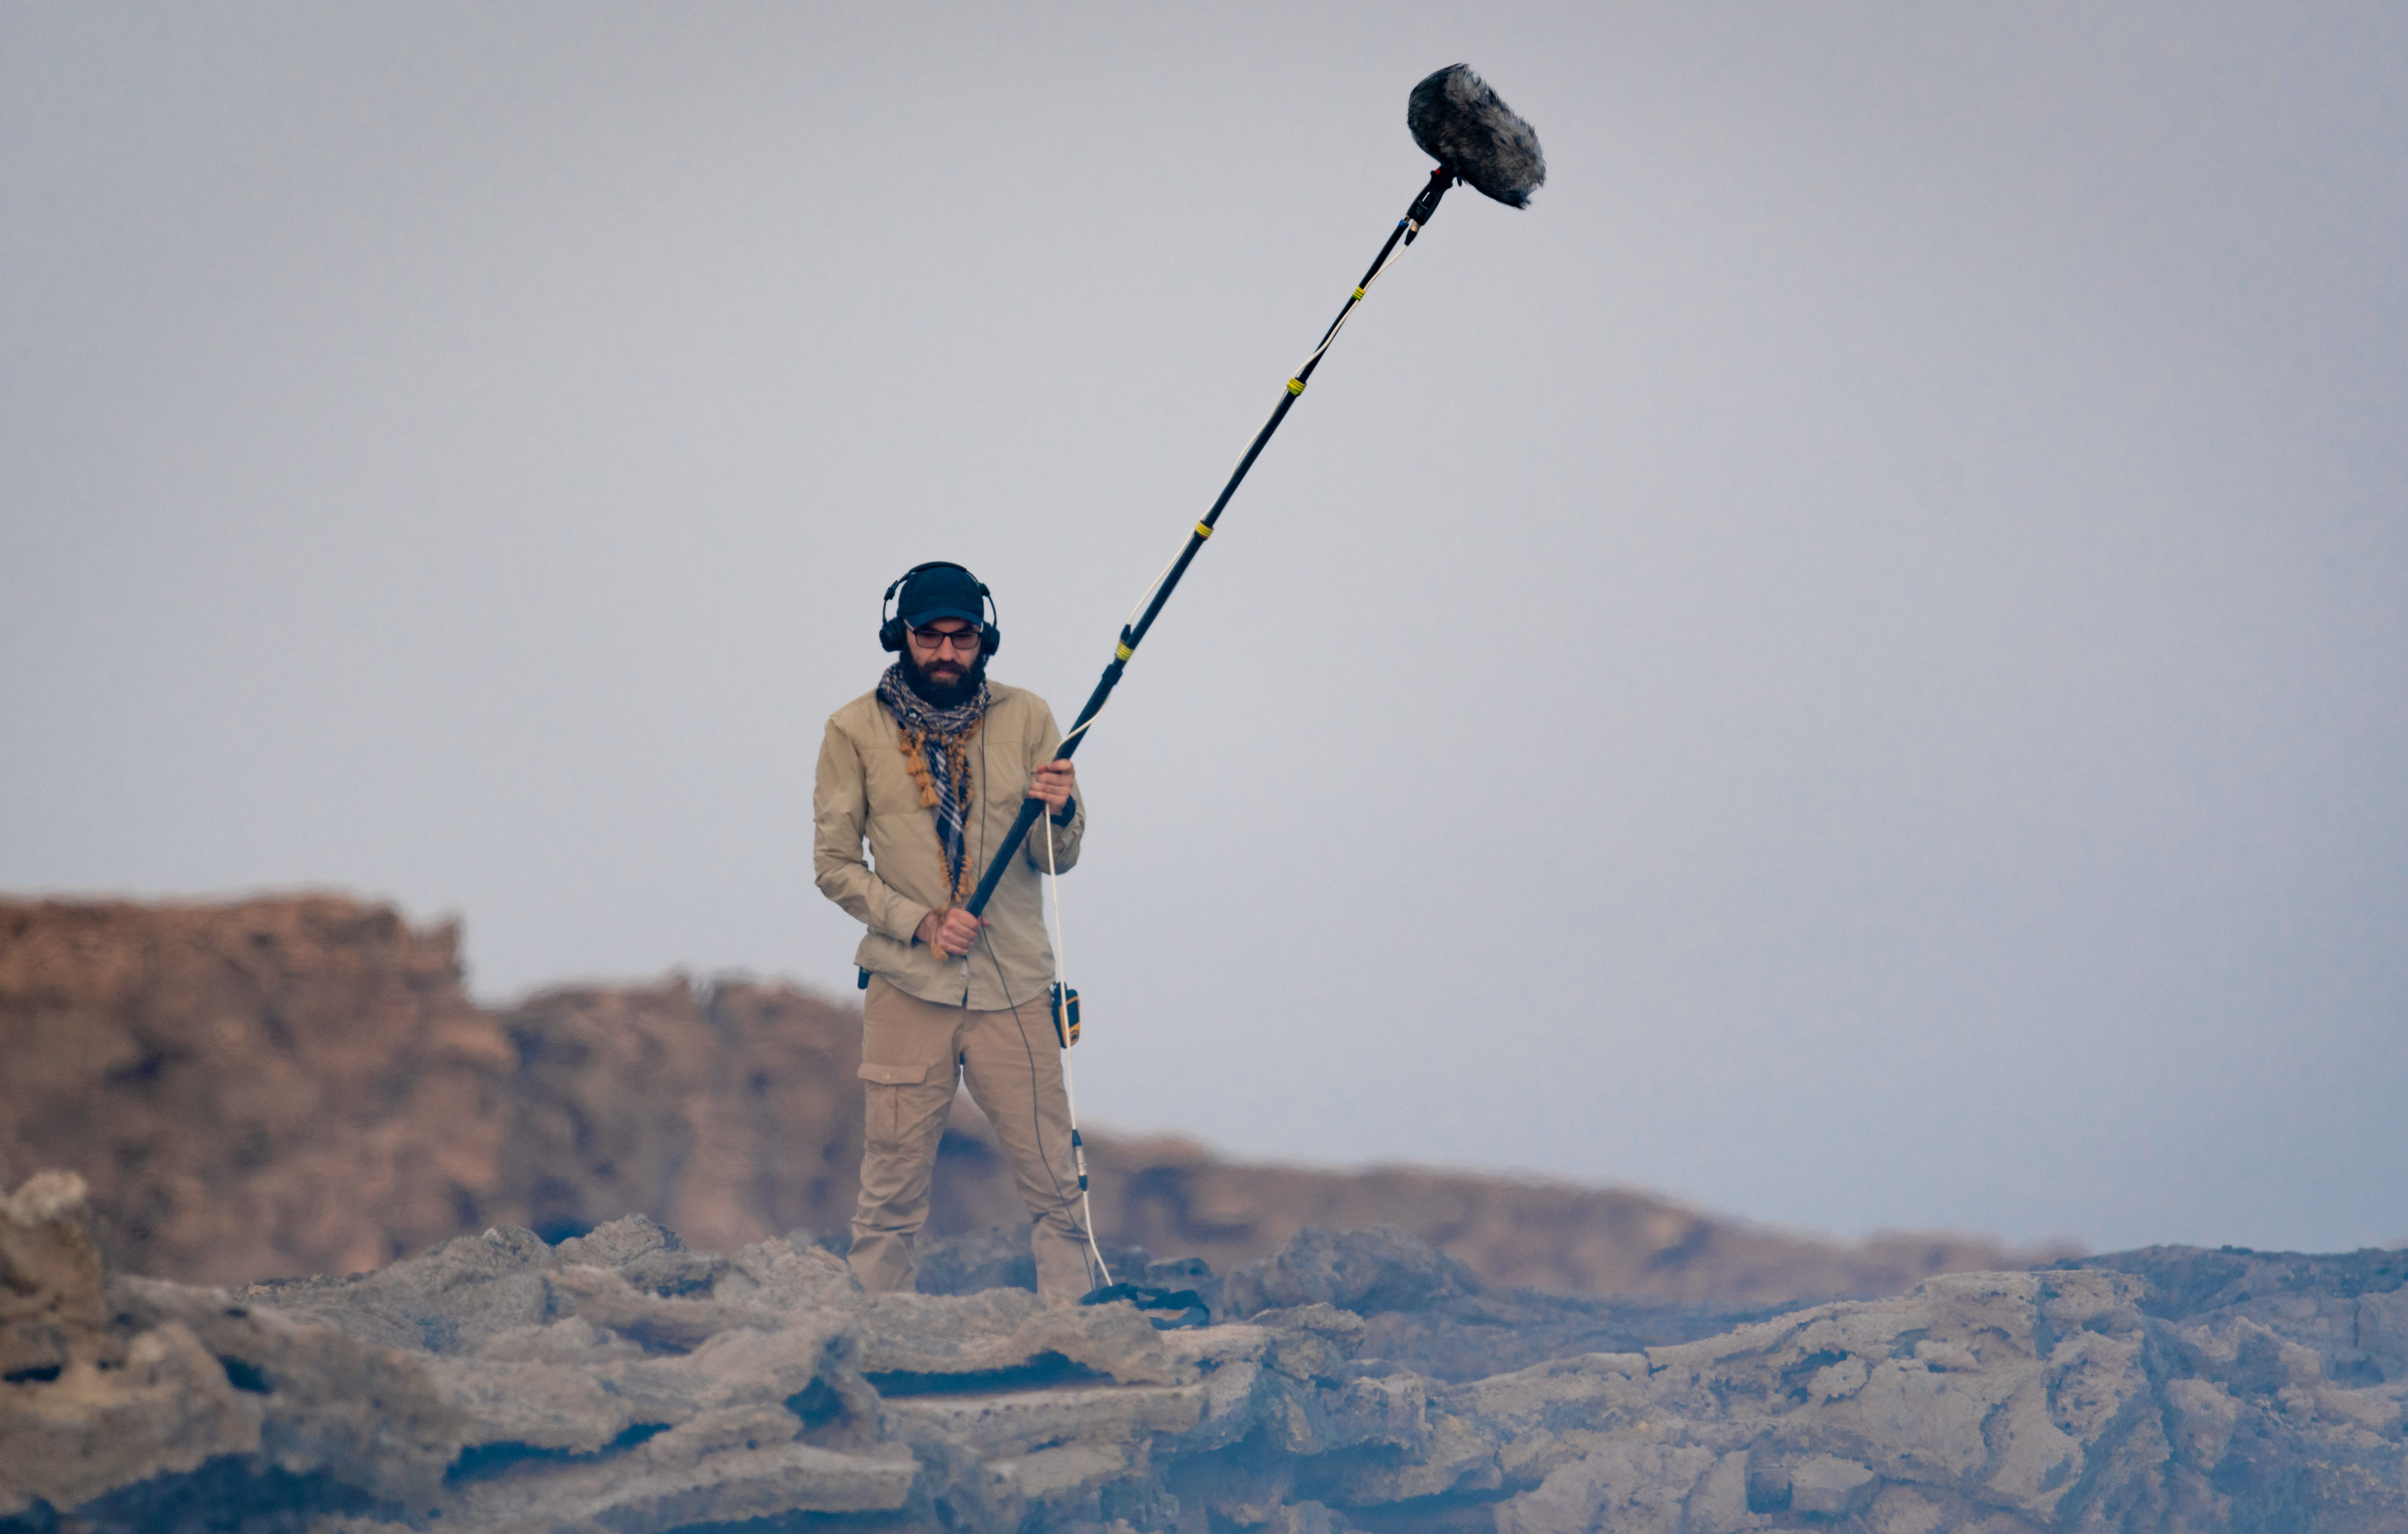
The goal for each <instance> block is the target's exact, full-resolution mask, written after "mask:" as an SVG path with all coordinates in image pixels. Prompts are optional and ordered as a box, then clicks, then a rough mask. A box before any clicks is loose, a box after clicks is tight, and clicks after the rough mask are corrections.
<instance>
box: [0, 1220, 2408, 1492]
mask: <svg viewBox="0 0 2408 1534" xmlns="http://www.w3.org/2000/svg"><path fill="white" fill-rule="evenodd" d="M0 1212H5V1218H0V1362H5V1365H6V1368H5V1369H0V1374H5V1383H0V1529H5V1530H8V1531H10V1534H16V1531H20V1530H25V1531H30V1530H35V1529H44V1530H47V1529H50V1528H54V1527H60V1523H59V1520H61V1519H63V1518H72V1519H76V1520H79V1521H80V1526H81V1527H88V1528H92V1529H98V1530H117V1529H122V1530H144V1531H150V1530H162V1529H181V1528H193V1529H198V1528H201V1527H211V1528H252V1529H260V1530H265V1529H269V1528H276V1529H292V1528H303V1529H308V1530H312V1531H318V1534H337V1531H346V1534H370V1531H390V1534H399V1531H400V1530H403V1529H419V1530H424V1529H444V1530H451V1529H461V1530H470V1531H478V1534H483V1531H501V1530H524V1531H535V1530H545V1531H549V1530H568V1529H594V1528H601V1529H610V1530H617V1531H620V1534H669V1531H673V1530H699V1529H703V1528H717V1527H725V1526H728V1525H731V1524H738V1523H742V1522H744V1521H746V1520H753V1519H763V1520H769V1521H768V1522H766V1523H763V1524H760V1525H757V1526H753V1527H760V1528H763V1529H775V1528H801V1527H817V1526H816V1525H815V1524H814V1522H813V1520H815V1519H826V1518H837V1519H840V1520H841V1522H842V1524H843V1525H844V1527H854V1528H867V1529H877V1528H895V1529H905V1528H910V1529H921V1528H946V1529H955V1530H972V1531H996V1534H1000V1531H1006V1530H1032V1531H1033V1530H1080V1531H1097V1530H1104V1529H1125V1530H1131V1531H1136V1530H1164V1531H1169V1530H1190V1529H1198V1528H1211V1529H1243V1530H1250V1531H1252V1530H1270V1531H1276V1534H1335V1531H1341V1530H1347V1529H1353V1528H1361V1527H1375V1528H1380V1529H1389V1530H1398V1529H1429V1530H1433V1531H1435V1530H1441V1529H1448V1530H1455V1529H1463V1528H1472V1527H1478V1528H1494V1529H1497V1530H1499V1531H1500V1534H1562V1531H1565V1530H1589V1529H1598V1530H1616V1531H1632V1530H1640V1531H1652V1534H1737V1531H1740V1530H1757V1529H1810V1528H1811V1529H1860V1530H1864V1531H1866V1534H1930V1531H1935V1530H1942V1529H1947V1530H1974V1531H1981V1534H2037V1531H2041V1530H2077V1529H2078V1530H2089V1531H2100V1534H2106V1531H2114V1534H2143V1531H2147V1534H2178V1531H2187V1534H2198V1531H2204V1530H2210V1529H2223V1528H2236V1527H2257V1528H2295V1529H2307V1530H2330V1531H2347V1534H2357V1531H2365V1534H2374V1531H2378V1530H2382V1531H2396V1530H2398V1529H2401V1528H2402V1527H2408V1491H2403V1480H2402V1477H2403V1472H2408V1444H2403V1439H2402V1430H2401V1398H2402V1396H2403V1395H2408V1256H2404V1255H2403V1254H2398V1253H2385V1252H2378V1253H2361V1254H2356V1255H2354V1256H2349V1257H2337V1258H2298V1257H2277V1256H2269V1255H2266V1254H2231V1253H2201V1252H2197V1251H2189V1250H2186V1249H2154V1250H2152V1251H2150V1252H2144V1253H2135V1254H2124V1255H2123V1256H2122V1257H2109V1258H2092V1259H2085V1265H2084V1266H2079V1267H2074V1266H2069V1267H2066V1268H2063V1269H2051V1270H2043V1271H2033V1272H2007V1273H1973V1274H1958V1275H1955V1276H1951V1277H1945V1278H1940V1279H1935V1280H1932V1281H1930V1282H1928V1283H1924V1284H1922V1285H1920V1286H1918V1287H1916V1288H1915V1289H1914V1291H1912V1292H1911V1293H1908V1294H1905V1295H1901V1296H1898V1297H1893V1298H1887V1299H1879V1300H1871V1301H1849V1302H1842V1303H1834V1304H1828V1305H1819V1306H1813V1307H1810V1308H1807V1309H1804V1310H1799V1311H1795V1312H1788V1313H1785V1314H1780V1315H1774V1316H1769V1317H1763V1318H1759V1319H1754V1320H1749V1321H1746V1322H1744V1323H1743V1324H1741V1325H1737V1326H1728V1327H1727V1328H1725V1329H1721V1330H1717V1331H1713V1334H1712V1335H1696V1334H1697V1333H1698V1332H1699V1331H1702V1330H1705V1329H1707V1328H1709V1327H1711V1326H1713V1325H1714V1324H1715V1323H1716V1322H1717V1321H1718V1320H1727V1319H1728V1318H1727V1317H1717V1316H1716V1315H1714V1314H1713V1313H1712V1312H1688V1313H1686V1314H1685V1315H1675V1314H1672V1313H1670V1312H1666V1311H1664V1310H1663V1309H1662V1308H1660V1307H1655V1308H1649V1307H1641V1308H1640V1309H1638V1310H1637V1311H1634V1312H1614V1311H1613V1309H1612V1308H1611V1307H1610V1306H1607V1305H1605V1304H1603V1303H1602V1302H1599V1301H1596V1300H1588V1299H1566V1298H1562V1297H1548V1296H1544V1295H1541V1294H1537V1293H1534V1292H1530V1291H1520V1292H1510V1293H1491V1292H1487V1291H1484V1290H1482V1289H1480V1288H1479V1287H1478V1285H1477V1283H1476V1281H1472V1280H1469V1279H1468V1277H1467V1276H1466V1275H1465V1274H1463V1273H1462V1272H1460V1271H1458V1270H1457V1269H1455V1268H1453V1267H1450V1265H1449V1264H1448V1263H1447V1261H1446V1260H1445V1259H1444V1258H1442V1257H1441V1255H1440V1254H1436V1253H1434V1252H1431V1251H1430V1250H1429V1249H1428V1248H1426V1247H1424V1246H1420V1245H1419V1244H1418V1243H1416V1242H1414V1241H1413V1240H1412V1238H1411V1237H1409V1236H1405V1235H1404V1234H1403V1233H1402V1232H1398V1231H1394V1230H1389V1231H1380V1232H1353V1233H1338V1234H1333V1233H1329V1232H1323V1231H1312V1230H1308V1231H1305V1232H1301V1233H1299V1235H1298V1237H1297V1240H1294V1241H1292V1242H1291V1243H1290V1244H1289V1246H1288V1247H1287V1248H1285V1249H1283V1251H1282V1252H1281V1253H1279V1254H1276V1255H1275V1256H1274V1257H1273V1258H1270V1259H1267V1260H1266V1261H1265V1262H1264V1263H1262V1264H1259V1265H1255V1267H1254V1270H1252V1271H1250V1272H1241V1273H1239V1274H1232V1275H1230V1278H1229V1281H1228V1283H1227V1284H1226V1286H1225V1287H1226V1290H1227V1291H1228V1292H1230V1293H1232V1294H1233V1295H1239V1296H1247V1297H1253V1300H1252V1301H1250V1306H1251V1308H1250V1309H1249V1313H1248V1314H1247V1316H1246V1318H1245V1319H1243V1320H1241V1321H1227V1322H1224V1323H1223V1324H1221V1325H1217V1326H1211V1327H1208V1328H1203V1329H1197V1330H1178V1331H1157V1330H1155V1329H1154V1327H1153V1326H1150V1325H1149V1324H1148V1323H1147V1322H1146V1320H1145V1319H1144V1318H1143V1317H1142V1316H1140V1314H1139V1312H1136V1311H1135V1310H1133V1309H1132V1308H1131V1307H1129V1306H1128V1305H1126V1304H1114V1305H1106V1306H1097V1307H1092V1308H1087V1307H1080V1308H1073V1309H1068V1310H1054V1311H1047V1310H1041V1309H1039V1307H1038V1305H1037V1303H1036V1300H1035V1297H1033V1296H1031V1295H1029V1294H1028V1293H1026V1292H1025V1291H1022V1290H1019V1289H1012V1288H998V1289H989V1290H986V1291H982V1292H980V1293H976V1294H970V1295H963V1296H944V1295H896V1296H882V1297H871V1296H868V1295H866V1294H864V1293H863V1292H862V1290H861V1288H860V1286H859V1285H858V1284H857V1283H855V1282H854V1281H853V1276H852V1274H851V1272H850V1271H849V1270H848V1269H846V1268H845V1267H844V1265H843V1264H842V1263H841V1262H840V1261H839V1260H838V1259H836V1258H835V1257H834V1256H832V1255H831V1254H828V1253H826V1252H824V1251H822V1250H820V1249H818V1248H817V1247H815V1246H812V1245H810V1244H808V1243H806V1244H801V1245H797V1244H796V1243H794V1242H791V1241H788V1240H768V1241H762V1242H757V1243H754V1244H753V1245H750V1246H747V1247H744V1248H742V1249H741V1250H739V1251H737V1252H733V1253H729V1254H710V1253H699V1252H692V1251H688V1250H686V1249H685V1248H684V1247H683V1246H682V1245H681V1243H680V1242H679V1241H678V1240H677V1238H676V1237H675V1236H673V1235H671V1234H670V1233H669V1232H667V1231H666V1230H664V1229H662V1228H661V1227H660V1226H656V1225H654V1224H652V1222H651V1221H649V1220H645V1219H642V1218H640V1217H636V1218H630V1219H626V1220H623V1221H618V1222H614V1223H612V1224H610V1225H608V1226H603V1227H601V1228H599V1229H596V1230H595V1231H593V1232H592V1233H590V1234H588V1235H585V1236H582V1237H578V1238H575V1239H572V1240H564V1241H562V1242H560V1243H558V1244H556V1245H554V1244H547V1243H545V1242H544V1241H542V1240H538V1239H537V1238H536V1237H535V1236H534V1235H533V1234H532V1233H530V1232H528V1231H524V1230H520V1229H515V1228H510V1227H498V1226H497V1227H495V1228H494V1229H491V1230H488V1231H487V1232H485V1233H484V1234H482V1235H480V1236H471V1237H462V1238H458V1239H455V1240H451V1241H447V1242H445V1243H444V1244H443V1245H441V1246H439V1247H437V1248H436V1249H435V1250H434V1251H432V1252H429V1253H427V1254H424V1255H423V1256H420V1257H415V1258H412V1259H410V1260H409V1261H407V1262H402V1263H397V1264H394V1266H392V1267H390V1268H387V1269H381V1270H379V1271H376V1272H371V1273H366V1274H359V1275H354V1276H352V1277H350V1278H342V1279H308V1280H301V1281H292V1282H283V1283H264V1284H255V1285H251V1286H249V1287H247V1288H243V1289H239V1290H212V1289H202V1288H192V1287H186V1286H183V1285H179V1284H174V1283H162V1282H158V1281H154V1280H145V1279H135V1278H128V1277H123V1276H112V1275H111V1274H109V1273H108V1271H107V1269H106V1267H105V1265H104V1263H103V1261H102V1258H101V1249H100V1247H99V1245H98V1244H97V1242H96V1241H95V1240H94V1239H93V1216H92V1213H91V1208H90V1205H89V1203H88V1202H87V1201H86V1199H85V1197H84V1196H83V1190H82V1187H81V1184H80V1182H79V1179H77V1178H75V1177H74V1176H73V1175H72V1174H68V1173H43V1174H40V1175H37V1176H36V1177H35V1178H33V1179H32V1180H31V1181H29V1182H28V1183H25V1185H24V1186H22V1188H20V1189H19V1190H17V1192H16V1193H15V1194H14V1195H13V1196H11V1197H9V1198H8V1199H7V1201H6V1205H5V1211H0ZM2119 1264H2120V1265H2121V1266H2122V1267H2123V1268H2126V1269H2133V1271H2120V1270H2117V1265H2119ZM1332 1297H1343V1298H1346V1299H1349V1300H1351V1301H1352V1302H1353V1303H1354V1304H1355V1305H1358V1306H1361V1307H1364V1308H1365V1309H1367V1310H1369V1311H1371V1312H1373V1313H1371V1314H1369V1315H1366V1314H1363V1313H1361V1312H1358V1311H1356V1310H1352V1309H1347V1308H1343V1307H1341V1306H1340V1305H1339V1304H1336V1303H1333V1302H1332ZM1269 1299H1276V1300H1280V1301H1283V1303H1280V1304H1276V1305H1268V1306H1264V1305H1260V1304H1258V1303H1254V1302H1258V1301H1263V1300H1269ZM1684 1328H1685V1329H1686V1330H1687V1332H1688V1333H1689V1334H1690V1335H1689V1336H1688V1337H1687V1339H1686V1340H1676V1341H1670V1342H1665V1343H1661V1344H1652V1345H1651V1344H1645V1343H1637V1344H1635V1345H1632V1346H1629V1347H1627V1348H1619V1347H1615V1348H1609V1349H1607V1350H1604V1351H1598V1349H1597V1348H1595V1347H1594V1346H1592V1345H1591V1344H1594V1343H1597V1342H1598V1341H1600V1340H1604V1341H1612V1340H1615V1339H1617V1338H1624V1339H1627V1338H1631V1337H1635V1336H1638V1335H1642V1334H1645V1333H1648V1332H1650V1331H1653V1332H1656V1333H1658V1334H1669V1333H1675V1332H1679V1331H1682V1330H1683V1329H1684ZM1483 1332H1485V1333H1487V1334H1488V1335H1489V1337H1490V1339H1491V1341H1492V1343H1493V1344H1494V1347H1493V1353H1494V1354H1495V1355H1496V1356H1498V1357H1499V1358H1511V1357H1512V1356H1513V1355H1515V1354H1516V1352H1517V1350H1522V1351H1527V1350H1531V1349H1536V1350H1537V1351H1539V1352H1540V1353H1541V1354H1542V1355H1543V1356H1541V1359H1540V1361H1537V1362H1535V1363H1532V1364H1530V1365H1529V1366H1528V1367H1526V1368H1519V1369H1511V1370H1509V1371H1499V1372H1496V1373H1491V1374H1488V1375H1485V1376H1484V1377H1467V1371H1466V1370H1465V1369H1464V1368H1463V1363H1464V1360H1465V1359H1466V1358H1467V1357H1468V1356H1469V1355H1471V1353H1472V1349H1471V1348H1470V1346H1469V1343H1468V1342H1467V1339H1468V1338H1469V1337H1472V1336H1474V1335H1476V1334H1480V1333H1483ZM1434 1368H1435V1369H1437V1371H1436V1372H1433V1371H1432V1370H1433V1369H1434ZM1450 1375H1452V1376H1454V1377H1453V1378H1449V1377H1447V1376H1450Z"/></svg>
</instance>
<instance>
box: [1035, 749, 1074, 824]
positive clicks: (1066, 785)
mask: <svg viewBox="0 0 2408 1534" xmlns="http://www.w3.org/2000/svg"><path fill="white" fill-rule="evenodd" d="M1078 786H1079V769H1078V768H1076V767H1072V766H1071V765H1070V764H1069V763H1068V762H1067V761H1060V762H1048V763H1046V764H1045V765H1044V766H1043V767H1039V768H1038V769H1037V781H1035V782H1032V783H1030V784H1029V785H1028V796H1029V797H1030V798H1032V799H1043V800H1044V801H1045V808H1046V809H1048V810H1052V811H1053V812H1054V813H1055V814H1057V815H1058V814H1060V813H1061V812H1062V807H1063V806H1064V805H1066V804H1068V803H1069V802H1070V792H1071V790H1073V789H1075V788H1077V787H1078Z"/></svg>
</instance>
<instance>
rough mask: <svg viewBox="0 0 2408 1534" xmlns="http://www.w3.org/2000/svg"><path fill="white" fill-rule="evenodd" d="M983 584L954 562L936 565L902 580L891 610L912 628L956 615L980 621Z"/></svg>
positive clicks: (966, 620)
mask: <svg viewBox="0 0 2408 1534" xmlns="http://www.w3.org/2000/svg"><path fill="white" fill-rule="evenodd" d="M985 590H986V588H985V587H983V586H981V585H980V584H979V581H978V577H977V576H974V575H972V574H970V572H969V571H968V570H966V569H963V568H962V567H961V566H958V565H939V566H934V567H933V568H930V569H925V570H922V571H921V572H919V573H918V574H917V575H914V576H913V577H911V579H910V580H909V581H905V582H903V594H902V595H901V596H899V597H898V598H896V603H895V614H896V617H898V618H900V619H902V620H903V621H904V622H905V623H907V624H910V625H911V626H912V627H913V628H918V627H920V626H921V625H922V624H931V623H934V622H936V621H937V620H938V619H939V618H959V619H961V620H962V621H963V622H964V623H969V624H981V625H983V624H985V623H986V608H985V606H984V604H983V603H982V602H981V600H980V598H981V596H982V595H983V594H984V592H985Z"/></svg>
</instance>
